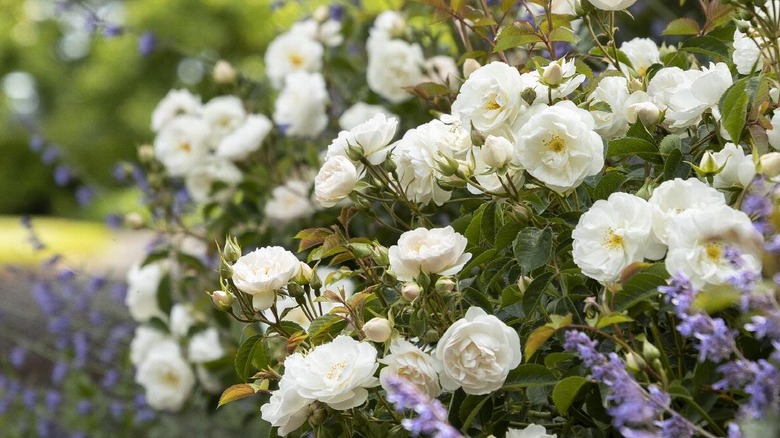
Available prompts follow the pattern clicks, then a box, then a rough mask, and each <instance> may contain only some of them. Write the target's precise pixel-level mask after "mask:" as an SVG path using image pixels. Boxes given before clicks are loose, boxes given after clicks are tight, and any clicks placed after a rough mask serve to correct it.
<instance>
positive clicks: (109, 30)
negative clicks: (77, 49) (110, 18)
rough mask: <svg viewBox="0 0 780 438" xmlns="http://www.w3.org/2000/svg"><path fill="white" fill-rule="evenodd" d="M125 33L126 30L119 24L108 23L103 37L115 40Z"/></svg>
mask: <svg viewBox="0 0 780 438" xmlns="http://www.w3.org/2000/svg"><path fill="white" fill-rule="evenodd" d="M124 32H125V30H124V28H123V27H122V26H120V25H118V24H112V23H107V24H106V25H105V26H104V27H103V36H104V37H107V38H113V37H116V36H119V35H122V34H123V33H124Z"/></svg>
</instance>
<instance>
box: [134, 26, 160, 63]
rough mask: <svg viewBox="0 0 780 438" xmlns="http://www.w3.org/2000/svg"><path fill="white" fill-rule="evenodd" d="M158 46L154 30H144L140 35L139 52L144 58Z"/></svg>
mask: <svg viewBox="0 0 780 438" xmlns="http://www.w3.org/2000/svg"><path fill="white" fill-rule="evenodd" d="M156 46H157V37H156V36H155V35H154V33H153V32H144V33H143V34H141V36H140V37H138V53H139V54H141V56H143V57H144V58H145V57H147V56H149V55H151V54H152V52H153V51H154V49H155V47H156Z"/></svg>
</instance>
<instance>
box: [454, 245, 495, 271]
mask: <svg viewBox="0 0 780 438" xmlns="http://www.w3.org/2000/svg"><path fill="white" fill-rule="evenodd" d="M496 254H498V251H496V250H495V249H489V250H487V251H485V252H483V253H482V254H480V255H478V256H476V257H474V258H473V259H471V260H470V261H469V262H468V263H467V264H466V266H464V267H463V271H461V272H464V273H466V274H468V272H469V271H471V270H472V269H474V268H475V267H477V266H479V265H481V264H482V263H485V262H487V261H490V260H493V258H494V257H495V256H496Z"/></svg>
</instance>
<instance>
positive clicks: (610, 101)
mask: <svg viewBox="0 0 780 438" xmlns="http://www.w3.org/2000/svg"><path fill="white" fill-rule="evenodd" d="M627 100H628V81H626V78H624V77H622V76H607V77H605V78H603V79H601V80H600V81H599V84H598V86H597V87H596V89H595V90H593V92H592V93H591V94H590V95H589V96H588V101H589V103H590V106H591V109H590V114H591V115H592V116H593V119H594V120H595V122H596V127H595V130H596V132H598V133H599V135H601V136H602V137H604V138H605V139H608V140H609V139H613V138H618V137H622V136H624V135H626V132H628V120H627V119H626V115H625V113H626V110H625V109H624V105H626V103H627ZM599 103H602V104H606V105H608V106H609V110H602V109H596V108H592V107H593V106H594V105H597V104H599Z"/></svg>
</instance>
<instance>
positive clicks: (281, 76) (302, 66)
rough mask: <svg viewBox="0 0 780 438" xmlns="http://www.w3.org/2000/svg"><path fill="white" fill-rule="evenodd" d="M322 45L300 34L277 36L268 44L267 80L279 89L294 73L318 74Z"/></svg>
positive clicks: (320, 66) (266, 54) (266, 59)
mask: <svg viewBox="0 0 780 438" xmlns="http://www.w3.org/2000/svg"><path fill="white" fill-rule="evenodd" d="M323 51H324V50H323V48H322V44H320V43H319V42H317V41H315V40H313V39H312V38H309V37H308V36H307V35H305V34H303V33H300V32H287V33H283V34H281V35H279V36H278V37H276V39H274V40H273V41H271V43H270V44H268V49H267V50H266V52H265V66H266V67H265V68H266V74H267V75H268V79H270V80H271V83H272V84H273V85H274V87H276V88H280V87H281V86H282V85H283V84H284V82H285V78H286V77H287V76H289V75H290V74H292V73H294V72H301V71H303V72H310V73H313V72H318V71H320V70H321V69H322V54H323Z"/></svg>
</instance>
